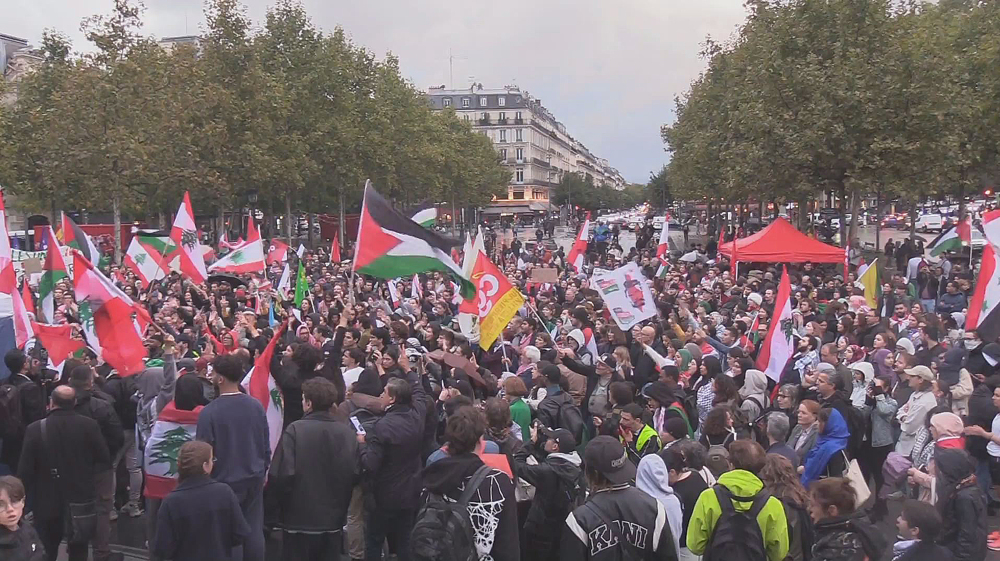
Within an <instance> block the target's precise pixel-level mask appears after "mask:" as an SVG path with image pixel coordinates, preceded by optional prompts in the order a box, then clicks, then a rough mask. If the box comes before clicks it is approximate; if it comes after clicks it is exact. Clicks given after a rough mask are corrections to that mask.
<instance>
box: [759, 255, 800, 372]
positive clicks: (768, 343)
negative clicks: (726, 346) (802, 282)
mask: <svg viewBox="0 0 1000 561" xmlns="http://www.w3.org/2000/svg"><path fill="white" fill-rule="evenodd" d="M791 294H792V285H791V283H789V281H788V268H787V267H784V266H783V267H782V270H781V283H780V284H778V296H777V298H775V300H774V310H775V317H773V318H771V325H770V327H769V328H768V330H767V336H766V337H765V338H764V343H763V345H761V348H760V354H759V355H757V369H758V370H763V371H764V373H765V374H767V375H768V377H770V378H771V379H772V380H774V381H775V382H777V381H778V380H780V379H781V372H782V371H783V370H784V369H785V365H786V364H787V363H788V360H789V359H791V358H792V354H793V352H794V349H795V347H794V346H793V345H792V303H791Z"/></svg>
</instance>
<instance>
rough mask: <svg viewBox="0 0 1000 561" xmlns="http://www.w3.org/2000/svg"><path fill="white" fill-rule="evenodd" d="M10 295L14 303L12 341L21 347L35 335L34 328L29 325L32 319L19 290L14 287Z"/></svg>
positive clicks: (32, 321)
mask: <svg viewBox="0 0 1000 561" xmlns="http://www.w3.org/2000/svg"><path fill="white" fill-rule="evenodd" d="M10 295H11V298H12V299H13V304H14V342H15V344H17V348H19V349H23V348H24V345H25V344H27V342H28V341H30V340H31V339H32V338H34V337H35V330H34V329H33V328H32V326H31V324H33V323H34V320H33V319H32V318H31V316H29V315H28V310H27V309H26V308H25V306H24V300H23V299H22V298H21V291H19V290H16V289H15V290H14V291H12V292H11V293H10Z"/></svg>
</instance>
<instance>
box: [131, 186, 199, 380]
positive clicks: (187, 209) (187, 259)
mask: <svg viewBox="0 0 1000 561" xmlns="http://www.w3.org/2000/svg"><path fill="white" fill-rule="evenodd" d="M170 239H171V240H172V241H173V242H174V245H176V246H177V250H176V251H175V254H177V255H178V256H179V257H180V270H181V274H182V275H184V276H186V277H188V278H189V279H191V280H193V281H194V282H195V283H198V284H201V283H203V282H205V279H207V278H208V271H207V270H206V269H205V256H204V253H203V250H202V248H201V242H200V241H199V240H198V227H197V226H196V225H195V223H194V210H193V209H192V207H191V195H190V194H189V193H188V192H187V191H185V192H184V200H183V201H181V206H180V207H178V209H177V216H176V217H175V218H174V226H173V228H171V229H170ZM168 261H169V260H168ZM119 374H121V375H123V376H124V374H122V373H121V371H119Z"/></svg>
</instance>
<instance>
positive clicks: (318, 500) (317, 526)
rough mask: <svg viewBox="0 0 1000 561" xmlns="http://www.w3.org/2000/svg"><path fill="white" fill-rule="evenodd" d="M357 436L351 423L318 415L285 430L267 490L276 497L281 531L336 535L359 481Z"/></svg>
mask: <svg viewBox="0 0 1000 561" xmlns="http://www.w3.org/2000/svg"><path fill="white" fill-rule="evenodd" d="M355 434H356V433H355V431H354V428H353V427H351V426H349V425H348V424H347V423H344V422H342V421H336V420H334V418H333V416H332V415H330V413H327V412H319V411H314V412H312V413H308V414H306V416H305V417H303V418H302V419H299V420H298V421H295V422H294V423H292V424H291V425H289V426H288V428H287V429H285V433H284V434H283V435H282V437H281V443H280V445H279V446H278V449H277V450H276V451H275V455H274V461H273V462H272V463H271V471H270V474H269V481H268V483H269V484H268V489H267V491H268V493H274V494H275V495H276V496H277V498H278V500H277V502H278V505H279V513H278V517H277V519H278V521H279V525H280V526H281V527H282V528H284V529H286V530H299V531H306V532H334V531H340V530H341V529H342V528H343V527H344V524H345V523H346V521H347V505H348V504H349V503H350V502H351V491H352V489H353V487H354V483H355V480H356V479H357V476H358V460H357V451H358V442H357V438H356V436H355Z"/></svg>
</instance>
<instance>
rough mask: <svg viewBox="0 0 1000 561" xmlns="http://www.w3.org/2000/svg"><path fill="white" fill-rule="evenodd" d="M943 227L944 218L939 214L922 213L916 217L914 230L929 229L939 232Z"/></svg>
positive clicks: (926, 230)
mask: <svg viewBox="0 0 1000 561" xmlns="http://www.w3.org/2000/svg"><path fill="white" fill-rule="evenodd" d="M943 227H944V220H942V219H941V215H940V214H923V215H921V216H919V217H917V223H916V228H915V229H916V230H917V231H918V232H930V231H931V230H934V231H937V232H940V231H941V229H942V228H943Z"/></svg>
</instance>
